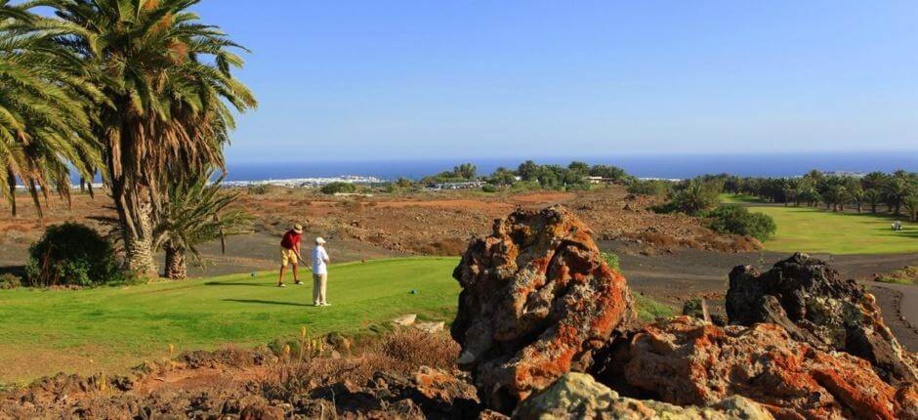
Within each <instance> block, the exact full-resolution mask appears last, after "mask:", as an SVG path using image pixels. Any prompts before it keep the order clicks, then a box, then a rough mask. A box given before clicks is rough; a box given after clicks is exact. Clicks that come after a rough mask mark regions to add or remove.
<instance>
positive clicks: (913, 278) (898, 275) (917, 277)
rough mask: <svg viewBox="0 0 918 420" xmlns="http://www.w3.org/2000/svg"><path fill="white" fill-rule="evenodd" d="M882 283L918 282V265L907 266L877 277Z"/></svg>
mask: <svg viewBox="0 0 918 420" xmlns="http://www.w3.org/2000/svg"><path fill="white" fill-rule="evenodd" d="M877 281H878V282H881V283H893V284H909V285H911V284H918V267H912V266H907V267H903V268H900V269H898V270H894V271H892V272H889V273H886V274H884V275H882V276H880V278H878V279H877Z"/></svg>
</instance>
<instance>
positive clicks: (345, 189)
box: [319, 182, 357, 195]
mask: <svg viewBox="0 0 918 420" xmlns="http://www.w3.org/2000/svg"><path fill="white" fill-rule="evenodd" d="M319 191H322V193H323V194H329V195H331V194H338V193H352V192H356V191H357V186H356V185H354V184H352V183H350V182H332V183H329V184H325V185H323V186H322V188H321V189H319Z"/></svg>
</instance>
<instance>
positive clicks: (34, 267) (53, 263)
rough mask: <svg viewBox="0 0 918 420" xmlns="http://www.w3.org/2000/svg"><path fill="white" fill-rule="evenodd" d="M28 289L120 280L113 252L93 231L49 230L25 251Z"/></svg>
mask: <svg viewBox="0 0 918 420" xmlns="http://www.w3.org/2000/svg"><path fill="white" fill-rule="evenodd" d="M26 275H27V277H26V279H27V281H28V284H29V285H30V286H37V287H48V286H55V285H62V286H63V285H73V286H82V287H92V286H98V285H103V284H106V283H112V282H118V281H123V280H124V279H125V276H124V275H123V273H122V272H121V269H120V268H119V263H118V259H117V257H116V256H115V249H114V247H113V246H112V244H111V242H109V241H108V240H106V239H105V238H103V237H102V236H101V235H99V233H98V232H96V231H95V230H93V229H91V228H89V227H87V226H84V225H81V224H77V223H64V224H62V225H55V226H51V227H49V228H48V229H47V230H46V231H45V234H44V236H42V238H41V239H40V240H39V241H38V242H36V243H35V244H33V245H32V246H31V247H30V248H29V262H28V265H26Z"/></svg>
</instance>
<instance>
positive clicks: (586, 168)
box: [567, 161, 598, 177]
mask: <svg viewBox="0 0 918 420" xmlns="http://www.w3.org/2000/svg"><path fill="white" fill-rule="evenodd" d="M567 169H568V170H570V171H571V172H573V173H575V174H577V175H579V176H580V177H584V176H588V175H590V165H587V164H586V163H584V162H579V161H573V162H571V163H570V164H568V165H567ZM597 176H598V175H597Z"/></svg>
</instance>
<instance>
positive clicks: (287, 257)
mask: <svg viewBox="0 0 918 420" xmlns="http://www.w3.org/2000/svg"><path fill="white" fill-rule="evenodd" d="M296 262H297V258H296V252H293V250H292V249H287V248H284V247H281V266H283V267H286V266H287V263H290V264H293V265H296Z"/></svg>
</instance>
